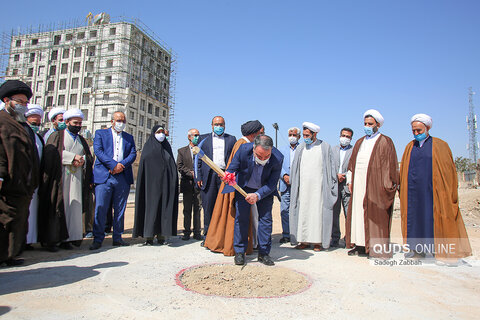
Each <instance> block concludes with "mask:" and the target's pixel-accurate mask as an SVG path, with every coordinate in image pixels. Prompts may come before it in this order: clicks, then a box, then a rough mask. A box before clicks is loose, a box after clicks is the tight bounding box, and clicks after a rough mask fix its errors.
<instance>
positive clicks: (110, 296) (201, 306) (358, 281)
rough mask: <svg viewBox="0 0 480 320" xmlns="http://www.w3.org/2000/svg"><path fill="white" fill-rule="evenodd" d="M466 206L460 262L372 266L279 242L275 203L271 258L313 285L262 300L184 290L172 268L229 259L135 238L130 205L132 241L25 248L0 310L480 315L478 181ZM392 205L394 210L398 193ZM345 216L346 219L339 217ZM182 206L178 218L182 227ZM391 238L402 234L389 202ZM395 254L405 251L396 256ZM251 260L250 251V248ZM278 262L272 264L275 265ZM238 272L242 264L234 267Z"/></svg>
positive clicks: (83, 314) (78, 315)
mask: <svg viewBox="0 0 480 320" xmlns="http://www.w3.org/2000/svg"><path fill="white" fill-rule="evenodd" d="M459 193H460V207H461V210H462V213H463V217H464V220H465V224H466V226H467V231H468V234H469V237H470V242H471V245H472V247H473V250H474V255H473V256H472V257H469V258H467V259H465V261H466V262H467V263H466V264H464V265H462V266H459V267H446V266H437V265H435V264H424V265H422V266H412V265H409V266H406V265H393V266H375V265H374V264H373V262H372V261H371V260H368V259H366V258H362V257H349V256H347V254H346V253H347V251H346V249H337V250H334V251H330V252H319V253H314V252H313V251H312V250H306V251H298V250H294V249H292V248H291V246H290V245H281V246H280V244H279V243H278V240H279V239H280V237H281V224H280V210H279V203H278V202H275V207H274V212H273V213H274V235H273V248H272V252H271V256H272V258H273V259H274V260H275V262H276V267H281V268H288V269H292V270H296V271H299V272H301V273H304V274H306V275H307V276H308V278H309V280H310V281H311V283H312V284H311V286H310V288H308V289H307V290H306V291H304V292H301V293H299V294H296V295H291V296H286V297H281V298H267V299H238V298H226V297H216V296H206V295H202V294H198V293H194V292H191V291H186V290H185V289H184V288H182V287H180V286H179V285H177V283H176V275H177V274H178V273H179V272H180V271H182V270H183V269H185V268H189V267H192V266H196V265H202V264H211V263H223V264H233V258H232V257H224V256H223V255H220V254H214V253H211V252H210V251H208V250H205V249H203V248H202V247H200V245H199V242H198V241H194V240H189V241H182V240H181V239H180V238H179V237H172V238H170V240H169V244H168V245H165V246H153V247H143V246H141V243H142V240H141V239H131V227H132V224H133V207H132V205H129V206H128V209H127V213H126V223H125V226H126V233H125V236H124V238H125V239H126V241H128V242H130V243H131V244H132V245H131V246H130V247H121V248H117V247H112V246H111V239H110V238H108V239H106V240H105V242H104V245H103V247H102V249H101V250H99V251H98V252H95V253H91V252H90V251H89V250H88V246H89V245H90V243H91V240H85V241H84V243H83V244H82V246H81V247H80V248H79V249H75V250H72V251H59V252H57V253H50V252H46V251H43V250H40V249H38V250H35V251H32V252H26V253H24V255H23V257H24V258H25V259H26V264H25V265H24V266H21V267H15V268H3V269H0V316H2V318H5V319H119V318H121V319H159V318H160V319H187V318H188V319H207V318H208V319H225V318H231V319H265V318H282V319H283V318H295V319H322V318H329V319H330V318H339V319H345V318H358V319H367V318H374V319H378V318H383V319H409V318H427V319H430V318H437V319H452V318H455V319H457V318H462V319H478V318H480V305H479V303H478V301H480V288H479V287H480V286H479V285H480V263H479V254H480V190H475V189H461V190H460V191H459ZM396 203H397V205H396V206H397V209H398V201H396ZM342 223H343V222H342ZM182 225H183V221H182V214H180V217H179V221H178V226H179V230H182ZM392 239H394V241H395V239H400V219H399V212H398V210H395V212H394V219H393V226H392ZM396 258H397V260H398V259H400V260H401V258H402V256H400V255H397V256H396ZM247 259H248V263H249V264H252V265H255V264H258V263H257V262H256V257H255V256H254V255H251V256H247ZM276 267H274V268H276ZM238 270H239V272H242V270H241V268H239V269H238Z"/></svg>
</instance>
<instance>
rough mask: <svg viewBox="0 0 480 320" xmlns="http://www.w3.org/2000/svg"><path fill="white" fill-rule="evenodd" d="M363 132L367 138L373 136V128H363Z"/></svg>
mask: <svg viewBox="0 0 480 320" xmlns="http://www.w3.org/2000/svg"><path fill="white" fill-rule="evenodd" d="M363 130H364V131H365V134H366V135H367V136H371V135H372V134H373V127H367V126H365V127H363Z"/></svg>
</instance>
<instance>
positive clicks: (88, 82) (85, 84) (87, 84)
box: [83, 77, 93, 88]
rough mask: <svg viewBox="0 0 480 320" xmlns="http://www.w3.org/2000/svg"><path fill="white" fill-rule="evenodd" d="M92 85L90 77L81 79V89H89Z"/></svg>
mask: <svg viewBox="0 0 480 320" xmlns="http://www.w3.org/2000/svg"><path fill="white" fill-rule="evenodd" d="M92 84H93V78H91V77H85V78H84V79H83V87H84V88H91V87H92Z"/></svg>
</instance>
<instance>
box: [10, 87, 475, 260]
mask: <svg viewBox="0 0 480 320" xmlns="http://www.w3.org/2000/svg"><path fill="white" fill-rule="evenodd" d="M31 97H32V91H31V89H30V88H29V87H28V86H27V85H26V84H25V83H23V82H21V81H18V80H9V81H6V82H5V83H4V84H3V85H2V86H0V100H1V101H2V102H3V103H4V109H3V110H1V111H0V264H1V265H6V266H15V265H20V264H22V263H23V260H22V259H20V258H18V256H19V255H20V254H21V252H22V251H23V250H28V249H33V246H32V244H35V243H40V244H41V246H42V247H44V248H45V249H46V250H49V251H52V252H55V251H58V250H59V248H61V249H65V250H70V249H72V248H73V246H80V244H81V241H82V239H83V238H84V237H86V238H93V241H92V244H91V245H90V250H97V249H99V248H100V247H101V246H102V244H103V241H104V238H105V235H106V231H108V229H110V228H113V235H112V239H113V242H112V244H113V246H128V245H129V243H128V242H126V241H124V240H123V239H122V235H123V232H124V213H125V209H126V205H127V199H128V195H129V193H130V188H131V185H132V184H133V183H134V177H133V170H132V164H133V163H134V161H135V159H136V157H137V152H136V147H135V141H134V138H133V136H132V135H130V134H128V133H126V132H125V131H124V129H125V125H126V123H127V119H126V117H125V114H124V113H123V112H121V111H117V112H114V113H113V115H112V119H111V127H110V128H106V129H100V130H97V131H96V132H95V135H94V140H93V146H89V144H88V142H87V141H86V140H85V138H84V137H82V135H81V134H80V131H81V128H82V121H83V118H84V115H83V114H82V112H81V110H79V109H69V110H64V109H61V108H53V109H52V110H51V111H50V112H49V114H48V119H49V120H50V121H51V122H52V128H51V129H50V130H48V131H44V132H40V126H41V121H42V119H43V118H44V116H43V113H44V111H43V108H42V107H41V106H38V105H33V104H29V100H30V98H31ZM362 121H363V124H364V133H365V135H364V136H363V137H361V138H360V139H358V140H357V142H356V143H355V145H354V146H352V144H351V142H352V138H353V130H352V129H350V128H348V127H345V128H343V129H341V130H340V137H339V145H336V146H335V147H331V146H330V145H329V144H328V143H327V142H326V141H323V140H321V139H320V136H319V132H320V127H319V126H318V125H316V124H315V123H312V122H304V123H303V124H302V127H301V129H300V128H297V127H292V128H290V129H289V130H288V141H289V145H288V146H287V147H285V149H283V150H277V149H276V148H275V147H274V146H273V141H272V139H271V138H270V137H269V136H267V135H265V134H264V127H263V125H262V124H261V123H260V122H259V121H258V120H253V121H248V122H246V123H244V124H243V125H242V126H241V132H242V138H241V139H238V140H237V139H236V137H235V136H233V135H229V134H227V133H226V132H225V119H224V118H223V117H221V116H216V117H214V118H213V119H212V132H210V133H207V134H203V135H200V132H199V131H198V130H197V129H190V130H189V131H188V136H187V137H188V145H187V146H185V147H183V148H180V149H179V150H178V156H177V160H176V161H175V157H174V155H173V152H172V148H171V146H170V144H169V142H168V131H167V130H166V129H165V128H163V127H162V126H155V127H154V128H153V129H152V132H151V135H150V137H149V138H148V140H147V141H146V143H145V145H144V146H143V148H142V154H141V157H140V163H139V167H138V174H137V180H136V192H135V217H134V227H133V237H134V238H135V237H143V238H145V243H144V245H154V244H164V243H165V242H166V240H167V238H168V237H170V236H175V235H176V234H177V217H178V198H179V192H181V193H182V194H183V216H184V231H183V236H182V240H189V239H190V237H191V234H192V233H193V238H194V239H196V240H199V241H202V242H201V245H202V246H203V247H204V248H206V249H209V250H211V251H213V252H221V253H223V254H224V255H226V256H234V262H235V264H237V265H244V264H245V261H246V259H245V255H246V254H250V253H252V252H253V251H254V250H256V251H257V252H258V261H259V262H261V263H263V264H265V265H274V261H273V259H272V258H271V257H270V250H271V246H272V237H271V234H272V207H273V202H274V198H278V199H279V200H280V202H281V209H280V211H281V212H280V215H281V220H282V221H281V222H282V223H281V224H282V238H281V239H280V243H291V244H292V245H293V246H294V249H296V250H307V249H309V248H312V249H313V251H316V252H319V251H326V250H328V249H329V248H331V247H346V248H348V249H350V250H349V251H348V255H362V256H369V257H374V258H389V257H391V256H392V252H393V251H392V250H391V248H390V247H389V246H390V230H391V222H392V213H393V203H394V198H395V194H396V192H397V191H398V192H399V196H400V209H401V222H402V224H401V225H402V235H403V238H404V242H405V243H406V244H407V245H408V246H409V248H411V250H409V251H408V252H407V257H413V256H415V255H420V256H432V257H433V256H434V257H435V258H438V259H441V258H454V259H458V258H461V257H465V256H468V255H470V254H471V247H470V243H469V240H468V236H467V233H466V229H465V225H464V223H463V220H462V216H461V213H460V211H459V207H458V193H457V175H456V170H455V165H454V163H453V158H452V154H451V151H450V148H449V147H448V144H447V143H446V142H444V141H442V140H440V139H439V138H435V137H432V136H431V135H430V130H431V128H432V124H433V122H432V119H431V117H429V116H428V115H426V114H416V115H414V116H413V117H412V119H411V121H410V124H411V130H412V133H413V136H414V139H413V140H412V141H411V142H410V143H409V144H408V145H407V147H406V148H405V151H404V154H403V157H402V162H401V166H400V169H399V168H398V162H397V155H396V150H395V146H394V144H393V141H392V139H390V138H389V137H387V136H386V135H384V134H382V133H381V132H380V128H381V127H382V126H383V124H384V119H383V117H382V115H381V114H380V112H378V111H377V110H374V109H370V110H367V111H366V112H365V113H364V114H363V117H362ZM301 137H303V141H302V142H301V141H300V138H301ZM196 149H199V150H200V154H201V156H198V155H197V156H196V155H195V154H196V153H197V151H198V150H196ZM207 157H208V158H209V159H210V160H211V163H210V164H207V162H204V161H203V160H202V159H205V158H207ZM212 163H213V164H212ZM212 166H215V167H216V169H220V170H222V171H224V174H222V175H219V174H217V173H216V169H214V168H212ZM178 173H180V179H179V175H178ZM235 185H236V186H235ZM234 187H235V188H234ZM238 187H240V188H238ZM201 207H203V234H202V228H201ZM342 208H343V212H344V215H345V220H346V224H345V229H346V231H345V236H344V238H342V237H341V232H340V213H341V211H342ZM192 219H193V229H192ZM446 247H448V250H444V248H446ZM425 248H427V250H425Z"/></svg>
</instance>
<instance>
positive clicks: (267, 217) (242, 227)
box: [223, 135, 283, 266]
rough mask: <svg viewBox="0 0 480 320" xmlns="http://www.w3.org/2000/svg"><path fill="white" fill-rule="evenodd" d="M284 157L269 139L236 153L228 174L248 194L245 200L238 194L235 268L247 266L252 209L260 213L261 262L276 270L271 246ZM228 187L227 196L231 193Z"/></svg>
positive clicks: (261, 138)
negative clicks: (274, 212)
mask: <svg viewBox="0 0 480 320" xmlns="http://www.w3.org/2000/svg"><path fill="white" fill-rule="evenodd" d="M282 162H283V155H282V154H281V153H280V151H278V150H277V149H276V148H274V147H273V140H272V138H270V137H269V136H266V135H258V136H257V137H256V138H255V140H254V142H253V143H246V144H243V145H242V146H241V147H240V148H239V149H238V151H237V153H235V156H234V157H233V159H232V162H231V163H230V165H229V166H228V168H227V172H230V173H235V176H236V181H237V184H238V185H239V186H240V187H241V188H242V189H243V190H245V192H247V196H246V197H243V196H242V195H241V194H240V193H239V192H236V193H235V201H236V206H235V208H236V215H235V231H234V237H233V247H234V249H235V264H237V265H244V264H245V250H246V249H247V246H248V229H249V227H250V208H251V205H253V204H256V205H257V209H258V231H257V235H258V261H259V262H261V263H263V264H265V265H267V266H273V265H274V262H273V261H272V259H271V258H270V256H269V253H270V248H271V246H272V205H273V197H274V196H275V195H277V183H278V179H279V177H280V172H281V170H282ZM233 190H234V189H233V187H231V186H226V187H225V189H224V191H223V192H224V193H229V192H232V191H233Z"/></svg>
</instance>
